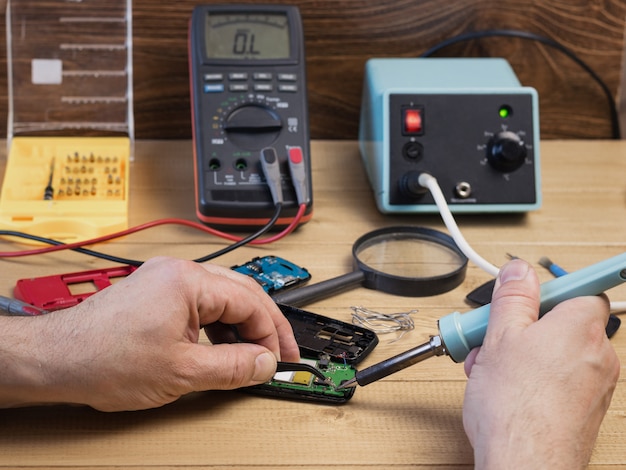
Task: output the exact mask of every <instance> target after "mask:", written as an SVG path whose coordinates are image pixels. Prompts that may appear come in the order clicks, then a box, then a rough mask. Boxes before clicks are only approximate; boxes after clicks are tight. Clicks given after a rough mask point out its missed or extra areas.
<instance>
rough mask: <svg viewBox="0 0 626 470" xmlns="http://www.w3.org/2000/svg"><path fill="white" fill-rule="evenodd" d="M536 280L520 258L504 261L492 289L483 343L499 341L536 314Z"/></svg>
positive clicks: (522, 326) (533, 272) (537, 308)
mask: <svg viewBox="0 0 626 470" xmlns="http://www.w3.org/2000/svg"><path fill="white" fill-rule="evenodd" d="M539 297H540V289H539V280H538V278H537V274H536V273H535V271H534V269H532V268H531V267H530V265H529V264H528V263H526V262H525V261H523V260H520V259H515V260H512V261H509V262H508V263H507V264H505V265H504V266H503V267H502V269H500V273H499V274H498V278H497V279H496V284H495V286H494V290H493V297H492V300H491V308H490V313H489V324H488V325H487V333H486V335H485V341H484V344H486V343H488V342H491V341H499V339H500V338H501V337H502V336H503V335H504V334H505V332H506V331H507V330H509V329H511V328H518V329H522V328H525V327H527V326H528V325H530V324H532V323H534V322H536V321H537V319H538V318H539Z"/></svg>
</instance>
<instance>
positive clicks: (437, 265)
mask: <svg viewBox="0 0 626 470" xmlns="http://www.w3.org/2000/svg"><path fill="white" fill-rule="evenodd" d="M356 257H357V259H358V261H359V262H361V263H362V264H364V265H365V266H367V267H368V268H369V269H370V270H372V271H377V272H379V273H385V274H386V275H389V276H398V277H405V278H414V279H423V278H433V277H439V276H445V275H447V274H450V273H451V272H454V271H457V270H458V269H460V268H461V267H462V266H463V264H464V263H465V262H466V259H465V258H463V257H462V256H461V255H460V254H459V253H458V252H456V251H454V250H453V249H451V248H449V247H448V246H446V245H443V244H442V243H441V241H439V240H437V241H432V240H429V239H428V238H425V237H423V236H418V235H416V234H412V233H395V234H384V235H380V236H377V237H374V238H372V239H371V240H368V241H367V242H365V243H364V244H363V245H362V246H360V247H359V248H358V250H357V252H356Z"/></svg>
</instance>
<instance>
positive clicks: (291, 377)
mask: <svg viewBox="0 0 626 470" xmlns="http://www.w3.org/2000/svg"><path fill="white" fill-rule="evenodd" d="M301 362H302V363H305V364H309V365H311V366H312V367H315V368H316V369H318V370H319V371H321V372H322V373H323V374H324V375H325V376H326V380H322V379H321V378H320V377H317V376H315V375H314V374H312V373H311V372H307V371H282V372H276V374H275V375H274V377H273V378H272V379H271V380H270V381H269V382H267V383H264V384H261V385H255V386H253V387H249V388H248V389H247V390H248V391H250V392H252V393H255V394H260V395H267V396H272V397H277V398H288V399H293V400H304V401H313V402H320V403H335V404H339V403H345V402H346V401H348V400H349V399H350V398H352V395H354V391H355V387H348V388H345V389H341V390H336V388H335V387H336V386H338V385H341V383H343V382H344V381H346V380H350V379H352V378H354V376H355V375H356V369H355V368H354V367H353V366H352V365H350V364H348V363H347V362H334V361H332V360H331V359H330V356H329V355H327V354H325V355H322V357H321V358H319V359H301Z"/></svg>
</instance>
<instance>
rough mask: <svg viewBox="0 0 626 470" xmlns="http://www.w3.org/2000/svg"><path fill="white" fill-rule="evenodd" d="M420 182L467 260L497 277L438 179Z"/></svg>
mask: <svg viewBox="0 0 626 470" xmlns="http://www.w3.org/2000/svg"><path fill="white" fill-rule="evenodd" d="M418 182H419V184H420V186H423V187H424V188H427V189H428V190H429V191H430V193H431V195H432V196H433V199H434V200H435V204H436V205H437V209H439V213H440V214H441V218H442V219H443V222H444V224H445V225H446V227H447V229H448V231H449V232H450V235H451V236H452V238H453V239H454V241H455V242H456V244H457V245H458V247H459V249H460V250H461V251H462V252H463V253H464V254H465V256H467V258H468V259H469V260H470V261H471V262H472V263H474V264H475V265H476V266H478V267H479V268H481V269H483V270H484V271H486V272H488V273H489V274H491V275H492V276H494V277H496V276H497V275H498V271H499V268H498V267H496V266H494V265H493V264H491V263H490V262H489V261H487V260H485V259H484V258H483V257H482V256H480V255H479V254H478V253H476V252H475V251H474V249H473V248H472V247H471V246H470V245H469V243H467V240H465V237H464V236H463V234H462V233H461V230H459V226H458V225H457V223H456V221H455V220H454V216H453V215H452V212H450V208H449V207H448V203H447V202H446V198H445V196H444V195H443V193H442V192H441V188H440V187H439V183H438V182H437V179H436V178H435V177H434V176H432V175H429V174H428V173H422V174H421V175H420V176H419V179H418ZM611 311H612V312H625V311H626V302H622V301H618V302H611Z"/></svg>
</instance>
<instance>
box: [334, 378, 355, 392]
mask: <svg viewBox="0 0 626 470" xmlns="http://www.w3.org/2000/svg"><path fill="white" fill-rule="evenodd" d="M357 385H358V383H357V381H356V377H355V378H353V379H350V380H346V381H345V382H343V383H341V384H339V385H338V386H337V388H335V390H343V389H344V388H350V387H356V386H357Z"/></svg>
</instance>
